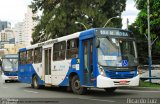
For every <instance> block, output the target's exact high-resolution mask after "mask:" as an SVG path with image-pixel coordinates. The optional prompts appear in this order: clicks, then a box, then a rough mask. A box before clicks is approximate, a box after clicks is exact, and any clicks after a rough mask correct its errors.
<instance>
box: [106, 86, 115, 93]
mask: <svg viewBox="0 0 160 104" xmlns="http://www.w3.org/2000/svg"><path fill="white" fill-rule="evenodd" d="M116 89H117V87H111V88H105V89H104V90H105V91H106V93H107V94H113V93H114V92H115V90H116Z"/></svg>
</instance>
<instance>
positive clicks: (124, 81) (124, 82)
mask: <svg viewBox="0 0 160 104" xmlns="http://www.w3.org/2000/svg"><path fill="white" fill-rule="evenodd" d="M119 84H121V85H125V84H127V81H126V80H122V81H119Z"/></svg>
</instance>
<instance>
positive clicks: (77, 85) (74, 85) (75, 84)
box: [71, 75, 87, 95]
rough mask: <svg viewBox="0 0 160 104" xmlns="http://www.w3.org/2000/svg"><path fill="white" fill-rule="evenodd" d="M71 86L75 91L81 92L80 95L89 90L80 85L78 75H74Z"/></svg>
mask: <svg viewBox="0 0 160 104" xmlns="http://www.w3.org/2000/svg"><path fill="white" fill-rule="evenodd" d="M71 88H72V91H73V93H75V94H79V95H82V94H85V92H86V90H87V88H85V87H82V86H81V85H80V80H79V77H78V76H77V75H75V76H73V78H72V81H71Z"/></svg>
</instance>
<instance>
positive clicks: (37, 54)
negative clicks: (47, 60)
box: [34, 47, 42, 63]
mask: <svg viewBox="0 0 160 104" xmlns="http://www.w3.org/2000/svg"><path fill="white" fill-rule="evenodd" d="M41 62H42V47H38V48H35V49H34V63H41Z"/></svg>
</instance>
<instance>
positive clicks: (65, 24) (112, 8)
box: [30, 0, 126, 44]
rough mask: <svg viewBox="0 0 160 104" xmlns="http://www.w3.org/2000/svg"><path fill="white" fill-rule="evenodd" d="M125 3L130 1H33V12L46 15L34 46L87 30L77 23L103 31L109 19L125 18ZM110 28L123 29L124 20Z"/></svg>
mask: <svg viewBox="0 0 160 104" xmlns="http://www.w3.org/2000/svg"><path fill="white" fill-rule="evenodd" d="M125 3H126V0H33V2H32V4H31V5H30V7H31V8H32V9H33V12H37V11H38V10H41V11H43V13H42V16H41V18H40V20H39V24H38V25H37V26H36V27H35V29H34V33H33V34H32V38H33V42H32V44H34V43H37V42H39V41H45V40H48V39H50V38H55V37H60V36H64V35H68V34H71V33H74V32H76V31H82V30H84V27H83V26H81V25H75V21H78V22H82V23H84V24H85V25H86V27H87V28H96V27H103V25H104V24H105V23H106V21H107V20H108V19H109V18H111V17H115V16H120V15H121V13H122V11H124V9H125V6H126V4H125ZM108 26H109V27H121V26H122V24H121V19H113V20H112V21H111V22H110V23H109V24H108Z"/></svg>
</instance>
